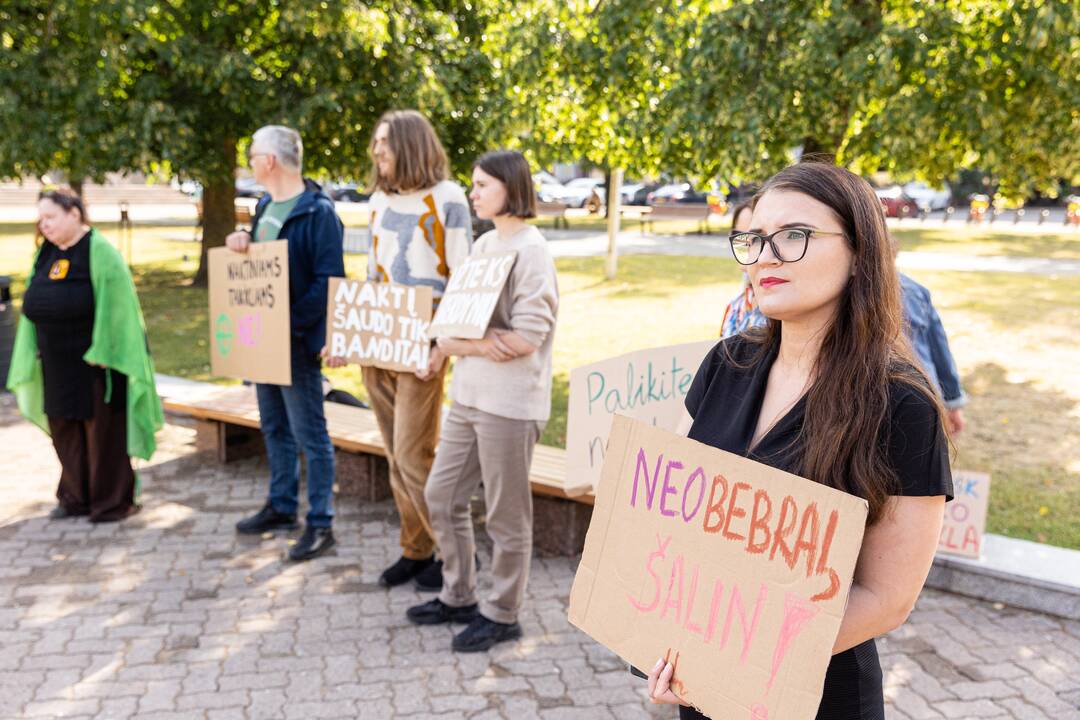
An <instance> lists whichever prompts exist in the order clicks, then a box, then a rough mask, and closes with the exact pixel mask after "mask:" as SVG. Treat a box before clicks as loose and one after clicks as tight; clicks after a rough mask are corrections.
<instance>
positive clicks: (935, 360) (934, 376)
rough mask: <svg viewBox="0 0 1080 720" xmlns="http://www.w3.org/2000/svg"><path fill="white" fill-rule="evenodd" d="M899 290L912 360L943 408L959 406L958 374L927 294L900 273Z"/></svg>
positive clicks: (961, 400)
mask: <svg viewBox="0 0 1080 720" xmlns="http://www.w3.org/2000/svg"><path fill="white" fill-rule="evenodd" d="M900 290H901V296H902V299H903V302H904V319H905V320H906V321H907V328H906V329H907V332H908V337H909V338H910V339H911V346H912V347H913V348H914V349H915V355H916V357H918V359H919V362H921V363H922V366H923V369H924V370H925V371H926V374H927V375H929V376H930V380H931V381H932V382H933V383H934V385H935V386H936V387H937V389H938V391H939V392H940V393H941V398H942V399H943V400H944V401H945V407H947V408H958V407H962V406H963V405H964V404H965V403H966V402H967V397H966V396H965V395H964V390H963V389H962V388H961V387H960V374H959V373H958V372H957V370H956V361H955V360H953V356H952V352H951V351H950V350H949V339H948V338H947V337H946V336H945V327H944V326H943V325H942V324H941V318H940V317H938V314H937V310H935V309H934V305H933V303H931V302H930V291H929V290H927V289H926V288H924V287H923V286H922V285H920V284H919V283H917V282H915V281H914V280H912V279H911V278H909V277H908V276H907V275H905V274H904V273H900Z"/></svg>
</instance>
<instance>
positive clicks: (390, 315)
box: [326, 278, 432, 372]
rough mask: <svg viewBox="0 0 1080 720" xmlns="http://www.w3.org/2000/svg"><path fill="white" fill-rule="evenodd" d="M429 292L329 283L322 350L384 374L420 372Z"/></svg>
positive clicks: (428, 319)
mask: <svg viewBox="0 0 1080 720" xmlns="http://www.w3.org/2000/svg"><path fill="white" fill-rule="evenodd" d="M431 304H432V294H431V288H430V287H427V286H422V285H398V284H396V283H375V282H363V281H358V280H346V279H344V278H330V290H329V292H328V293H327V310H326V346H327V348H328V350H329V352H330V354H331V355H333V356H335V357H342V358H345V360H346V361H347V362H350V363H356V364H358V365H369V366H370V365H374V366H375V367H380V368H383V369H386V370H398V371H407V372H416V371H417V370H426V369H427V366H428V356H429V355H430V352H431V340H430V339H429V338H428V326H429V325H430V324H431Z"/></svg>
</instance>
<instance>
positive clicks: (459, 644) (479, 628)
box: [451, 615, 521, 652]
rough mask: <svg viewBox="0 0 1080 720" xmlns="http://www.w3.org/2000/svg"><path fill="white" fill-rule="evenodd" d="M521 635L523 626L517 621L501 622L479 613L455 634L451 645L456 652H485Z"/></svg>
mask: <svg viewBox="0 0 1080 720" xmlns="http://www.w3.org/2000/svg"><path fill="white" fill-rule="evenodd" d="M520 637H521V626H520V625H518V624H517V623H509V624H507V623H499V622H495V621H494V620H488V619H487V618H486V617H484V616H483V615H477V616H476V619H475V620H473V621H472V622H471V623H469V627H467V628H465V629H464V630H462V631H461V632H460V633H458V634H457V635H455V636H454V642H453V644H452V645H451V647H452V648H453V649H454V652H483V651H484V650H490V649H491V647H492V646H494V645H496V644H497V643H501V642H506V641H507V640H517V639H518V638H520Z"/></svg>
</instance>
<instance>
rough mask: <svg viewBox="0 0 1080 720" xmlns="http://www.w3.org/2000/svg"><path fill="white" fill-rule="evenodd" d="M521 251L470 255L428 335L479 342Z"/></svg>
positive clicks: (456, 274) (452, 277)
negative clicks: (518, 252)
mask: <svg viewBox="0 0 1080 720" xmlns="http://www.w3.org/2000/svg"><path fill="white" fill-rule="evenodd" d="M516 258H517V252H515V251H513V250H510V251H508V252H501V253H482V254H479V255H470V256H469V257H468V258H466V259H465V262H463V263H462V264H461V266H460V267H458V268H457V269H456V270H454V272H453V274H451V275H450V281H449V282H447V284H446V292H445V293H444V294H443V297H442V300H440V301H439V309H438V310H436V311H435V319H434V320H432V321H431V328H430V329H429V330H428V335H430V336H431V337H433V338H436V337H452V338H465V339H469V340H479V339H480V338H482V337H484V332H485V331H486V330H487V326H488V323H489V322H491V314H492V313H493V312H495V305H496V303H498V302H499V295H501V294H502V289H503V285H505V284H506V279H507V278H508V277H510V271H511V270H512V269H513V267H514V260H515V259H516Z"/></svg>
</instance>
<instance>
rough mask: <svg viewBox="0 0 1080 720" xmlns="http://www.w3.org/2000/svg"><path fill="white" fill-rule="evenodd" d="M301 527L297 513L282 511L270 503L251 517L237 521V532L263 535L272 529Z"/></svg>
mask: <svg viewBox="0 0 1080 720" xmlns="http://www.w3.org/2000/svg"><path fill="white" fill-rule="evenodd" d="M298 527H300V525H299V524H298V523H297V522H296V515H295V514H292V515H290V514H286V513H280V512H278V511H277V510H275V509H274V508H273V506H272V505H271V504H270V503H266V505H264V506H263V509H262V510H260V511H259V512H257V513H255V514H254V515H252V516H251V517H249V518H244V519H243V520H241V521H240V522H238V523H236V532H238V533H242V534H244V535H262V534H263V533H264V532H269V531H271V530H295V529H296V528H298Z"/></svg>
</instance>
